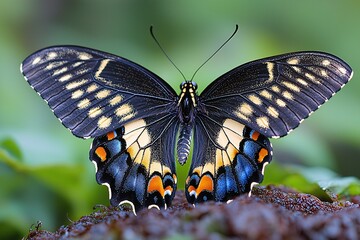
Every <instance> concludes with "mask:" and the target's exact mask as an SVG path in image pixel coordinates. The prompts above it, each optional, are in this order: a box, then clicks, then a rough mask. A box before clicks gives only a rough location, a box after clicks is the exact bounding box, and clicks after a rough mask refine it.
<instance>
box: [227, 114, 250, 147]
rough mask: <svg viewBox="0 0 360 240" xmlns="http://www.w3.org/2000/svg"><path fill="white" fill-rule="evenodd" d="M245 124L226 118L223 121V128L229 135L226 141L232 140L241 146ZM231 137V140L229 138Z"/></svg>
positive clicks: (235, 144) (234, 143)
mask: <svg viewBox="0 0 360 240" xmlns="http://www.w3.org/2000/svg"><path fill="white" fill-rule="evenodd" d="M244 127H245V125H244V124H241V123H239V122H237V121H234V120H232V119H230V118H228V119H226V120H225V121H224V123H223V130H224V132H225V134H226V136H227V138H226V142H227V141H230V142H231V143H232V144H233V145H234V146H239V143H240V141H241V140H242V139H243V138H242V135H240V134H239V133H242V132H243V130H244ZM227 139H229V140H227Z"/></svg>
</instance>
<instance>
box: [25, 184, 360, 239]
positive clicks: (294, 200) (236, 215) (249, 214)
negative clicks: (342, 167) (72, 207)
mask: <svg viewBox="0 0 360 240" xmlns="http://www.w3.org/2000/svg"><path fill="white" fill-rule="evenodd" d="M359 200H360V197H354V198H353V200H352V202H350V201H335V202H332V203H329V202H322V201H320V200H319V199H318V198H316V197H314V196H312V195H309V194H302V193H297V192H295V191H292V190H289V189H286V188H277V187H273V186H268V187H255V188H254V190H253V194H252V197H247V196H240V197H239V198H237V199H235V200H234V201H232V202H231V203H229V204H226V203H215V202H209V203H206V204H201V205H198V206H196V207H195V208H194V207H193V206H192V205H189V204H188V203H187V202H186V199H185V195H184V192H181V191H178V193H177V195H176V196H175V199H174V201H173V206H172V207H171V208H169V209H167V210H162V211H159V210H157V209H154V208H152V209H150V210H143V211H140V212H138V214H137V216H134V214H133V213H132V212H131V211H129V210H127V209H119V208H108V207H104V206H101V207H98V208H97V210H96V212H94V213H93V214H91V215H89V216H84V217H82V218H81V219H80V220H78V221H76V222H73V223H72V224H70V225H68V226H62V227H61V228H60V229H58V230H57V231H56V232H48V231H45V230H40V229H34V230H33V231H31V232H30V233H29V235H28V236H27V238H28V239H59V238H60V239H74V238H76V239H204V240H205V239H360V207H359V205H358V204H357V203H358V202H359Z"/></svg>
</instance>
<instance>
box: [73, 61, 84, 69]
mask: <svg viewBox="0 0 360 240" xmlns="http://www.w3.org/2000/svg"><path fill="white" fill-rule="evenodd" d="M82 63H83V62H76V63H74V64H73V65H72V66H73V67H74V68H76V67H78V66H80V65H81V64H82ZM85 71H87V69H85Z"/></svg>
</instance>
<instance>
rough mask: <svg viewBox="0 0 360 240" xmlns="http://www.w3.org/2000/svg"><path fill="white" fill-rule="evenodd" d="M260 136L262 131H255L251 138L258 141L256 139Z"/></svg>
mask: <svg viewBox="0 0 360 240" xmlns="http://www.w3.org/2000/svg"><path fill="white" fill-rule="evenodd" d="M259 136H260V133H259V132H257V131H254V132H253V134H252V135H251V138H252V139H253V140H255V141H256V140H258V138H259Z"/></svg>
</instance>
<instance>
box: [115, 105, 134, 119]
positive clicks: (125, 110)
mask: <svg viewBox="0 0 360 240" xmlns="http://www.w3.org/2000/svg"><path fill="white" fill-rule="evenodd" d="M132 111H133V108H132V106H131V105H130V104H128V103H126V104H123V105H121V106H120V107H118V108H117V109H116V110H115V114H116V116H118V117H123V116H125V115H127V114H130V113H131V112H132Z"/></svg>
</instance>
